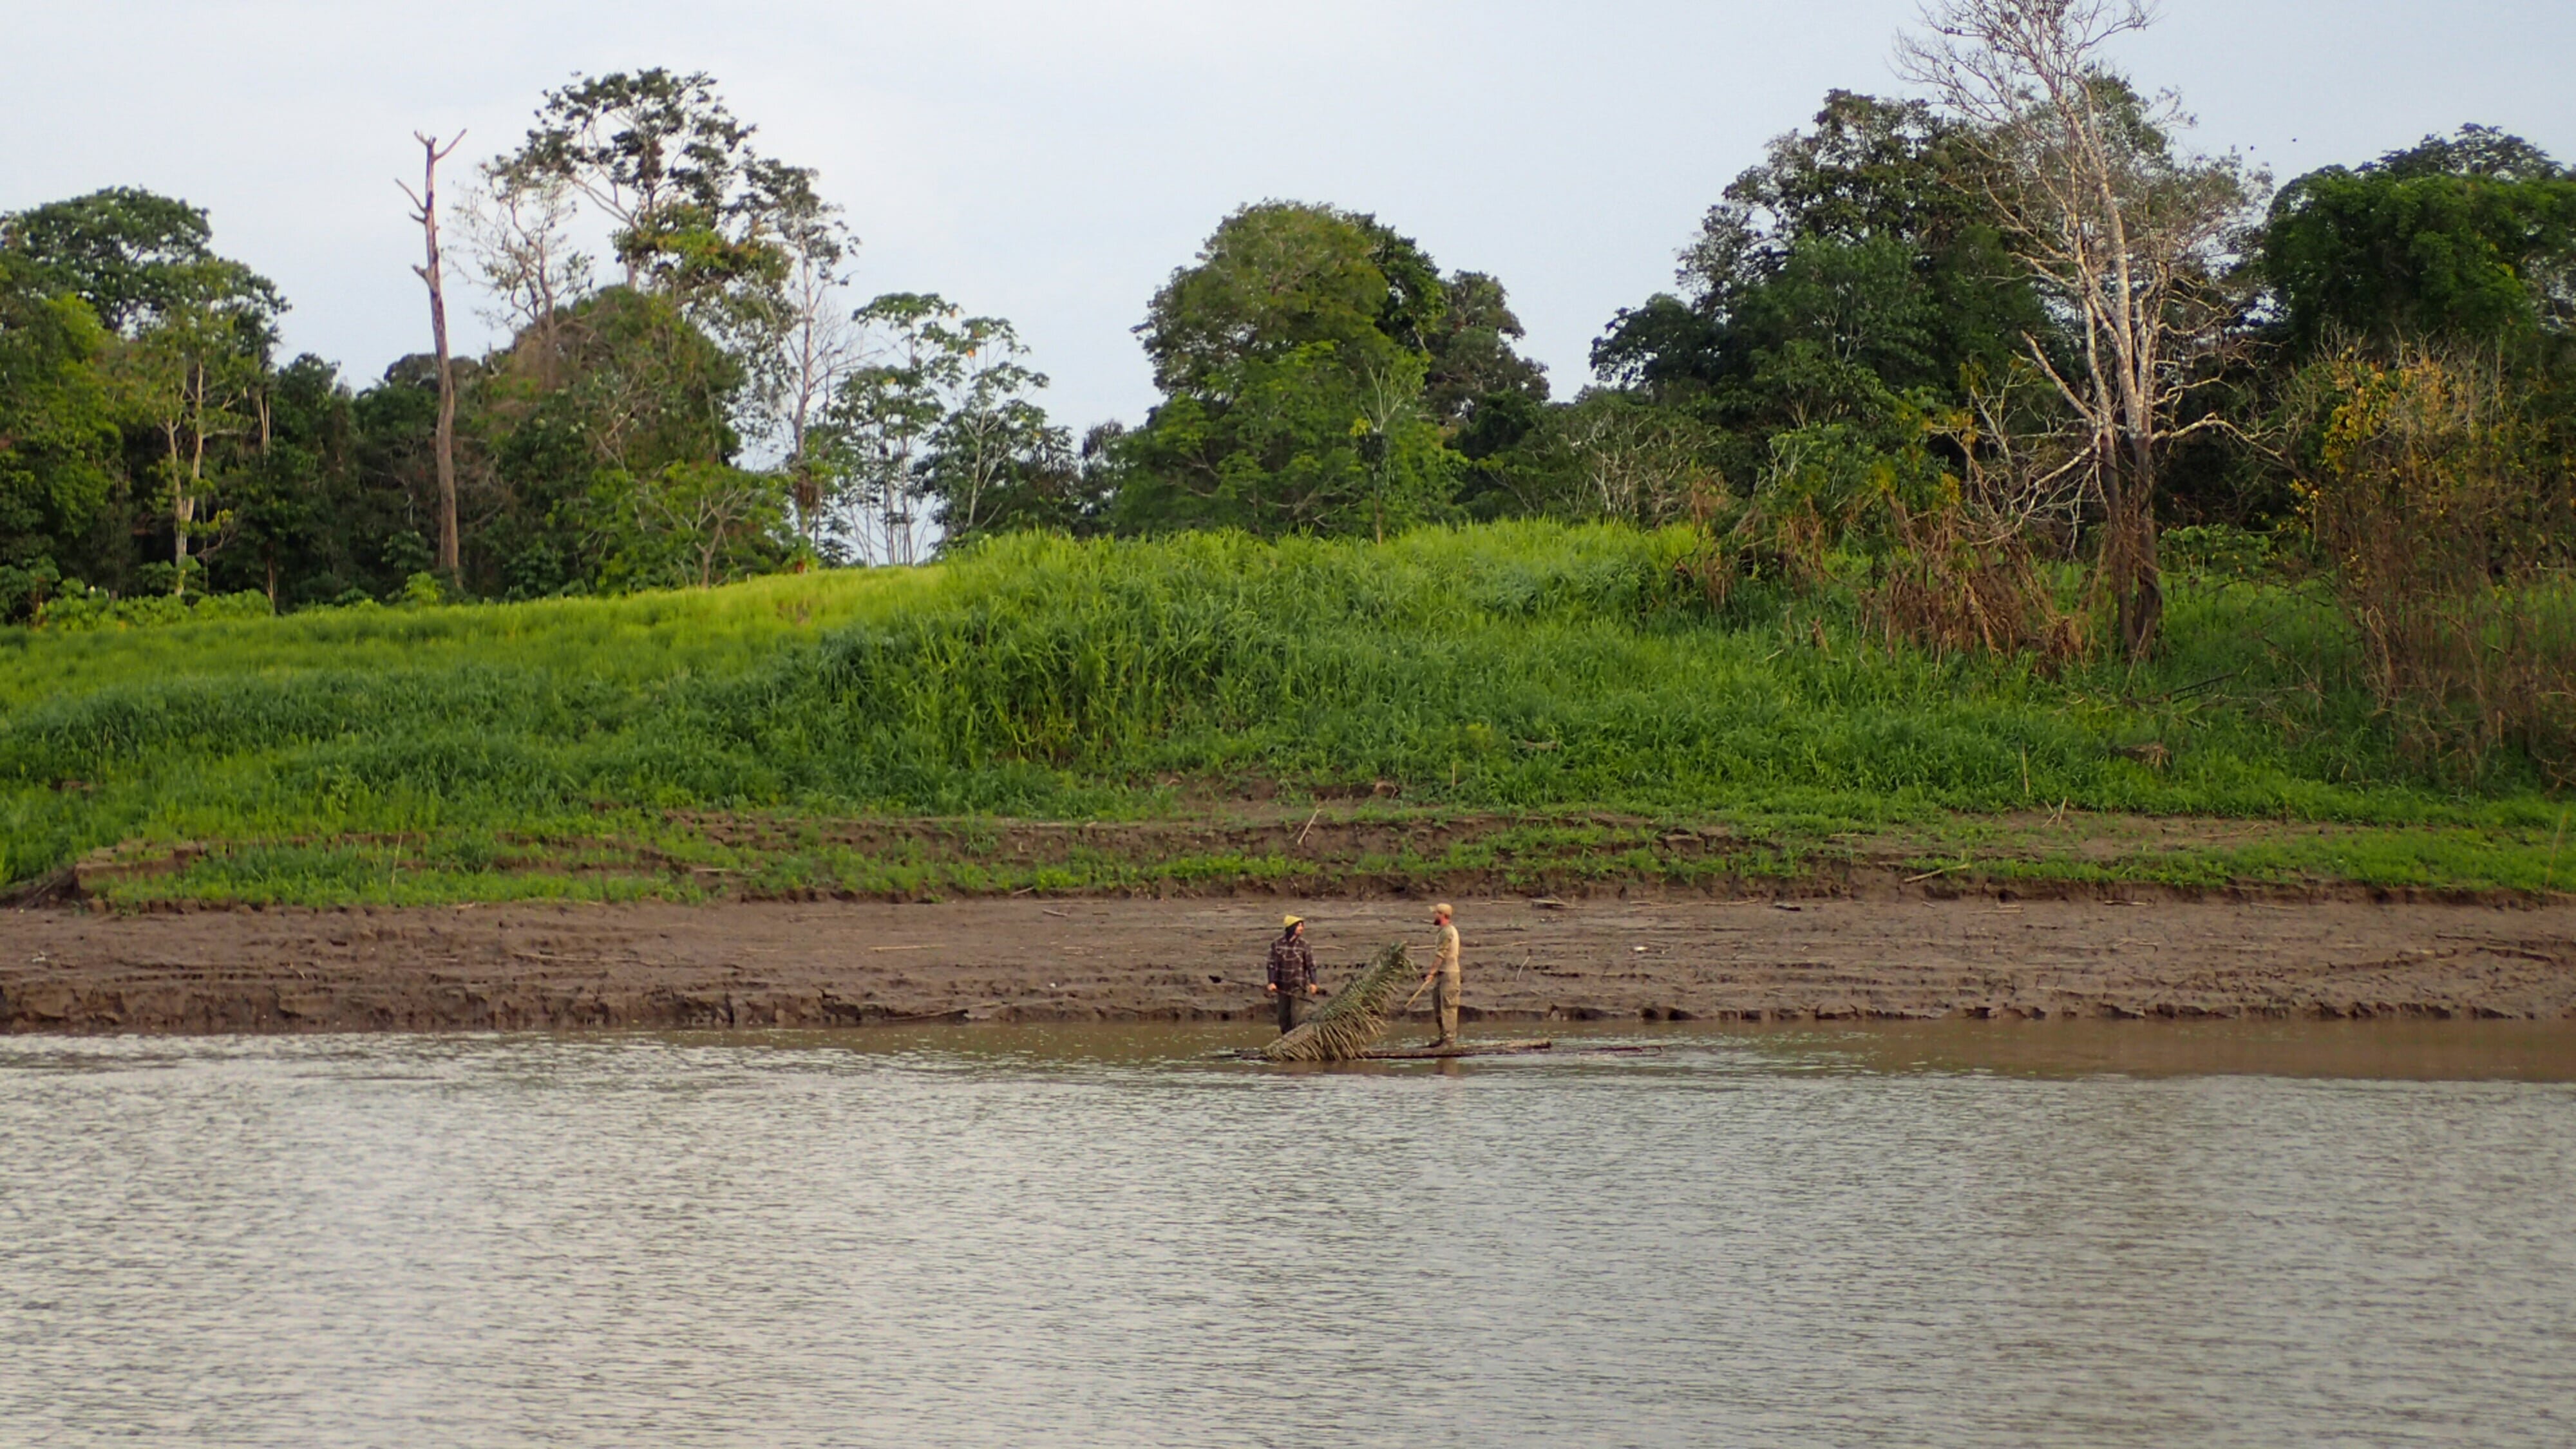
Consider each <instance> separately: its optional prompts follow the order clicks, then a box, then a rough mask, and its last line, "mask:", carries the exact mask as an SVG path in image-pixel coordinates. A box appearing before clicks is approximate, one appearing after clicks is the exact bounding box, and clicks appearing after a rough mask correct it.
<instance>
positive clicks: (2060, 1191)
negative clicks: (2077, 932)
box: [0, 1023, 2576, 1446]
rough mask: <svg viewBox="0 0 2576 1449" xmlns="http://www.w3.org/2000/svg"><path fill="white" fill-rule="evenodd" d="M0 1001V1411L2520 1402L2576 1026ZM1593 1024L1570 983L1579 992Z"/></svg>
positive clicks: (1361, 1433) (1341, 1436) (1492, 1420)
mask: <svg viewBox="0 0 2576 1449" xmlns="http://www.w3.org/2000/svg"><path fill="white" fill-rule="evenodd" d="M1251 1039H1254V1038H1252V1037H1250V1036H1247V1035H1246V1034H1245V1033H1243V1032H1241V1031H1238V1030H1215V1031H1201V1030H1180V1029H1168V1028H1139V1027H1117V1028H1102V1027H1081V1028H1076V1027H1055V1028H973V1029H957V1028H949V1029H942V1030H929V1031H895V1030H879V1031H869V1032H847V1033H815V1034H784V1033H782V1034H778V1035H774V1036H761V1037H744V1036H732V1037H711V1036H698V1037H690V1036H655V1035H603V1036H591V1037H581V1036H560V1037H557V1036H533V1035H532V1036H472V1037H465V1036H434V1037H433V1036H366V1037H298V1038H275V1037H262V1038H239V1037H207V1038H185V1039H173V1038H117V1039H68V1038H30V1037H19V1038H12V1039H8V1040H5V1041H0V1354H5V1355H6V1361H7V1362H8V1363H9V1365H10V1369H9V1371H8V1372H7V1373H5V1374H0V1425H8V1426H10V1428H9V1436H10V1437H11V1439H12V1440H13V1441H23V1442H29V1443H85V1442H92V1441H103V1440H106V1439H110V1438H140V1439H142V1440H144V1441H147V1442H173V1441H187V1442H196V1443H286V1442H291V1443H311V1444H376V1443H392V1442H402V1443H430V1444H443V1443H458V1444H488V1443H522V1442H530V1441H538V1442H550V1443H563V1444H576V1445H589V1444H598V1445H612V1444H630V1443H639V1442H653V1443H740V1442H760V1443H785V1444H824V1443H835V1444H846V1443H855V1444H886V1445H920V1444H963V1445H980V1444H990V1445H1051V1444H1064V1445H1076V1444H1081V1445H1089V1444H1100V1443H1139V1444H1170V1445H1200V1444H1207V1443H1217V1442H1246V1443H1255V1444H1281V1445H1286V1444H1390V1445H1392V1444H1449V1443H1460V1444H1465V1443H1476V1444H1549V1445H1557V1444H1675V1445H1680V1444H1709V1443H1762V1444H1776V1445H1820V1446H1821V1445H1876V1444H1885V1445H1927V1444H1928V1445H1944V1446H1946V1445H1961V1446H1965V1445H2016V1444H2031V1445H2038V1444H2067V1443H2080V1444H2088V1445H2138V1446H2149V1445H2153V1446H2175V1445H2235V1444H2279V1443H2302V1444H2336V1443H2355V1444H2362V1443H2366V1444H2372V1445H2384V1444H2425V1445H2437V1444H2438V1445H2525V1444H2528V1445H2556V1444H2564V1443H2567V1442H2570V1441H2571V1440H2572V1439H2576V1422H2571V1420H2576V1030H2571V1029H2570V1027H2569V1026H2568V1025H2566V1024H2563V1023H2560V1024H2551V1025H2547V1026H2528V1025H2518V1024H2509V1023H2388V1024H2316V1023H2269V1024H2267V1023H2236V1024H2226V1025H2212V1026H2205V1027H2203V1026H2190V1027H2183V1026H2174V1025H2150V1024H2141V1023H2102V1024H2095V1023H2045V1024H2041V1023H2027V1024H2010V1025H2007V1024H2000V1023H1939V1024H1923V1025H1890V1026H1880V1027H1868V1028H1856V1029H1807V1030H1795V1031H1792V1030H1779V1031H1768V1032H1738V1033H1722V1034H1716V1033H1697V1034H1693V1033H1689V1032H1685V1031H1679V1030H1676V1031H1670V1032H1666V1033H1661V1034H1655V1035H1641V1034H1639V1033H1635V1032H1633V1031H1632V1032H1627V1033H1623V1034H1622V1035H1620V1036H1619V1037H1617V1038H1615V1039H1616V1040H1621V1041H1634V1042H1648V1043H1651V1044H1654V1045H1658V1046H1660V1047H1661V1048H1662V1050H1660V1051H1658V1052H1656V1053H1652V1054H1646V1055H1621V1056H1597V1055H1596V1056H1587V1055H1582V1054H1579V1053H1575V1052H1565V1053H1561V1054H1550V1055H1543V1056H1531V1057H1523V1058H1510V1059H1490V1060H1477V1061H1470V1062H1463V1063H1449V1064H1440V1065H1413V1064H1407V1065H1401V1066H1391V1067H1378V1068H1369V1069H1359V1070H1352V1069H1336V1070H1309V1071H1293V1072H1292V1071H1275V1070H1269V1069H1262V1068H1255V1067H1248V1066H1243V1065H1239V1064H1234V1063H1227V1062H1218V1061H1213V1060H1210V1059H1209V1058H1208V1056H1207V1053H1208V1052H1210V1051H1211V1050H1213V1049H1216V1048H1219V1047H1222V1046H1224V1045H1227V1044H1230V1043H1234V1042H1239V1041H1246V1040H1251ZM1611 1039H1614V1038H1569V1039H1562V1041H1561V1044H1562V1045H1563V1046H1566V1047H1577V1046H1581V1045H1584V1044H1585V1043H1586V1042H1587V1041H1596V1040H1611Z"/></svg>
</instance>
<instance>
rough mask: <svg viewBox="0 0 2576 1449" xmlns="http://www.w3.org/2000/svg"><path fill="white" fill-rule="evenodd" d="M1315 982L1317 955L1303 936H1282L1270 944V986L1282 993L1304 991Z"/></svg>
mask: <svg viewBox="0 0 2576 1449" xmlns="http://www.w3.org/2000/svg"><path fill="white" fill-rule="evenodd" d="M1314 980H1315V953H1314V951H1313V950H1312V949H1310V948H1309V947H1308V946H1307V945H1306V939H1305V938H1304V937H1303V936H1289V935H1282V936H1281V937H1280V938H1279V939H1278V940H1275V941H1273V942H1271V943H1270V984H1271V985H1273V986H1276V987H1278V988H1279V989H1280V990H1282V991H1303V990H1305V989H1306V988H1307V987H1308V986H1309V985H1311V984H1313V982H1314Z"/></svg>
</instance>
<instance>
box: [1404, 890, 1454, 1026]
mask: <svg viewBox="0 0 2576 1449" xmlns="http://www.w3.org/2000/svg"><path fill="white" fill-rule="evenodd" d="M1452 914H1453V913H1452V912H1451V911H1450V909H1449V903H1448V902H1447V901H1442V902H1441V903H1440V904H1438V905H1436V906H1433V907H1432V908H1431V924H1432V925H1434V926H1436V927H1438V928H1439V930H1440V940H1439V944H1438V946H1437V947H1436V948H1435V949H1434V952H1433V955H1432V958H1431V970H1430V971H1429V972H1427V973H1425V974H1424V976H1423V978H1422V980H1423V984H1424V985H1427V986H1429V987H1430V988H1431V1014H1432V1016H1433V1017H1435V1018H1436V1019H1438V1021H1439V1023H1440V1039H1439V1040H1438V1041H1436V1042H1433V1043H1432V1045H1433V1046H1444V1047H1448V1046H1456V1045H1457V1044H1458V987H1459V970H1458V928H1457V927H1456V926H1453V925H1451V924H1449V917H1450V916H1451V915H1452ZM1414 989H1415V991H1416V992H1417V993H1419V992H1420V990H1421V988H1420V987H1416V988H1414Z"/></svg>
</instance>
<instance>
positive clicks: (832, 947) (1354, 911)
mask: <svg viewBox="0 0 2576 1449" xmlns="http://www.w3.org/2000/svg"><path fill="white" fill-rule="evenodd" d="M1458 905H1459V924H1460V928H1461V931H1462V933H1463V935H1464V938H1465V941H1466V948H1467V969H1468V983H1467V1002H1468V1013H1467V1014H1468V1017H1469V1019H1470V1020H1484V1021H1498V1022H1515V1021H1551V1020H1553V1021H1567V1020H1574V1021H1615V1020H1631V1021H1689V1020H1709V1021H1800V1020H1848V1019H1862V1018H1918V1019H1921V1018H1939V1017H1960V1016H1967V1017H2000V1018H2061V1017H2150V1018H2153V1017H2165V1018H2207V1017H2239V1016H2286V1017H2321V1018H2348V1017H2443V1018H2460V1017H2469V1018H2475V1017H2492V1018H2511V1019H2524V1020H2530V1019H2544V1020H2546V1019H2562V1018H2570V1017H2576V906H2562V905H2551V906H2542V907H2520V908H2517V907H2506V906H2495V905H2438V904H2422V903H2403V904H2372V903H2367V902H2353V901H2317V902H2308V903H2243V902H2194V901H2148V902H2142V903H2138V904H2123V903H2120V902H2117V901H2104V900H2089V901H2088V900H2029V901H2001V900H1995V899H1982V898H1973V897H1970V898H1960V899H1953V900H1899V901H1883V900H1882V901H1865V900H1807V901H1798V902H1773V901H1767V900H1764V901H1717V900H1710V899H1707V898H1704V897H1703V898H1675V899H1639V898H1630V899H1590V900H1577V901H1572V902H1568V903H1565V904H1563V905H1561V906H1554V907H1551V906H1548V905H1544V904H1540V903H1535V902H1532V901H1528V900H1523V899H1519V898H1505V899H1475V898H1462V899H1461V900H1460V901H1459V902H1458ZM1291 907H1292V908H1294V909H1299V910H1301V911H1303V912H1304V913H1305V914H1307V915H1309V916H1311V917H1312V918H1313V920H1314V924H1313V927H1312V931H1313V939H1314V943H1315V946H1316V950H1317V955H1318V957H1319V959H1320V960H1321V961H1322V962H1323V963H1324V965H1325V968H1326V974H1327V979H1328V980H1334V981H1338V980H1340V979H1344V978H1345V977H1346V976H1347V975H1348V974H1349V973H1350V972H1351V971H1352V970H1353V969H1354V968H1355V967H1356V965H1357V963H1359V962H1360V961H1362V960H1363V959H1365V958H1366V956H1367V955H1368V954H1369V953H1370V952H1372V951H1373V950H1375V949H1376V947H1377V946H1378V945H1380V944H1381V943H1383V942H1385V941H1388V940H1396V939H1418V938H1423V937H1425V936H1426V934H1427V932H1426V931H1425V929H1424V927H1423V925H1422V916H1423V906H1422V904H1421V903H1420V902H1418V901H1413V900H1407V899H1375V900H1324V901H1317V902H1312V903H1306V904H1297V903H1291ZM1281 909H1282V906H1281V903H1280V902H1278V901H1275V900H1247V899H1220V900H1153V899H1097V898H1095V899H1066V900H1046V899H1036V898H1022V899H1003V900H991V899H987V900H966V901H952V902H942V903H936V904H901V905H898V904H886V903H878V902H766V903H727V904H714V905H695V906H691V905H672V904H660V903H646V904H633V905H542V906H469V907H463V908H450V907H436V908H403V909H349V910H323V911H311V910H267V911H194V912H184V913H172V914H143V915H98V914H94V913H90V912H85V911H73V910H59V909H53V910H21V911H10V912H0V1030H5V1031H8V1032H13V1033H20V1032H118V1031H140V1032H180V1033H186V1032H269V1031H440V1030H527V1029H599V1028H654V1029H726V1028H735V1029H741V1028H778V1027H830V1026H864V1025H875V1024H895V1023H921V1022H935V1021H951V1020H954V1021H1026V1022H1059V1021H1226V1020H1250V1019H1255V1018H1258V1017H1260V1016H1262V1015H1264V1014H1265V1012H1266V1005H1265V1002H1264V1000H1263V998H1262V992H1261V985H1260V982H1261V960H1262V951H1263V946H1264V943H1265V941H1266V939H1267V937H1268V935H1269V934H1270V933H1271V932H1272V931H1273V930H1275V929H1276V928H1277V924H1278V919H1279V913H1280V911H1281Z"/></svg>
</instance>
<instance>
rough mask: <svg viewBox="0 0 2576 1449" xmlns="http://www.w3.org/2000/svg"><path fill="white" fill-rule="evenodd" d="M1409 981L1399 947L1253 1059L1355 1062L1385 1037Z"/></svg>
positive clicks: (1409, 967) (1406, 958)
mask: <svg viewBox="0 0 2576 1449" xmlns="http://www.w3.org/2000/svg"><path fill="white" fill-rule="evenodd" d="M1412 975H1413V958H1412V957H1411V956H1410V955H1408V954H1407V953H1406V952H1405V949H1404V945H1403V943H1402V942H1398V943H1396V944H1395V945H1392V946H1389V947H1387V948H1386V949H1385V950H1383V951H1380V952H1378V953H1377V961H1376V962H1375V963H1374V964H1372V965H1371V966H1370V967H1369V969H1367V970H1366V971H1363V972H1361V973H1360V974H1359V979H1358V980H1356V981H1353V982H1352V983H1351V984H1350V985H1348V986H1345V987H1343V988H1342V989H1341V990H1339V991H1336V992H1334V993H1333V996H1332V999H1331V1000H1329V1001H1326V1002H1325V1003H1324V1004H1323V1007H1322V1008H1321V1009H1319V1010H1318V1011H1317V1012H1316V1013H1315V1015H1314V1017H1313V1018H1312V1019H1311V1020H1309V1021H1307V1022H1306V1023H1305V1024H1304V1025H1302V1026H1300V1027H1298V1028H1297V1029H1296V1030H1295V1031H1292V1032H1289V1033H1288V1034H1287V1035H1285V1036H1282V1037H1281V1038H1279V1040H1277V1041H1274V1042H1272V1043H1271V1044H1270V1045H1268V1046H1266V1047H1263V1048H1261V1050H1260V1051H1259V1052H1257V1053H1255V1055H1257V1056H1259V1057H1260V1058H1261V1060H1263V1061H1265V1062H1347V1061H1352V1060H1355V1059H1356V1058H1357V1057H1358V1056H1359V1055H1360V1054H1361V1053H1362V1052H1365V1051H1367V1050H1368V1049H1369V1047H1370V1045H1371V1044H1373V1043H1375V1042H1376V1041H1377V1039H1378V1037H1379V1036H1380V1035H1382V1034H1384V1032H1385V1031H1386V1017H1387V1008H1388V1007H1389V1006H1391V1005H1392V1004H1393V1003H1394V1001H1395V993H1396V992H1398V991H1400V990H1402V989H1403V987H1404V983H1405V982H1406V980H1407V979H1409V978H1410V977H1411V976H1412Z"/></svg>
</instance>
